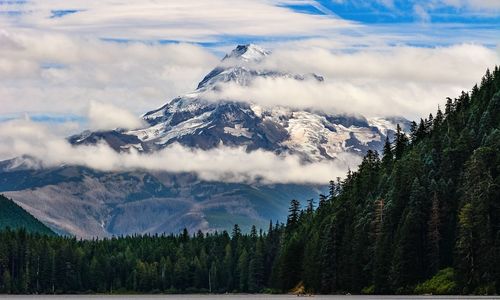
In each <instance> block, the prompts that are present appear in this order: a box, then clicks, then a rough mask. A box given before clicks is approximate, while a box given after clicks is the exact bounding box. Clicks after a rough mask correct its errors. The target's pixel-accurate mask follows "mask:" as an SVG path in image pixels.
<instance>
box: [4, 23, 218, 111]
mask: <svg viewBox="0 0 500 300" xmlns="http://www.w3.org/2000/svg"><path fill="white" fill-rule="evenodd" d="M218 61H219V59H218V58H217V57H216V56H214V55H213V54H212V53H211V52H209V51H208V50H206V49H203V48H201V47H198V46H194V45H190V44H170V45H160V44H143V43H127V44H120V43H109V42H103V41H100V40H98V39H95V38H82V37H69V36H68V35H63V34H51V33H40V34H33V33H30V34H27V33H22V32H21V31H1V30H0V99H1V101H2V105H1V107H0V114H10V113H19V112H46V113H67V114H75V115H80V116H84V115H86V111H87V108H88V106H89V103H90V101H92V100H95V101H99V102H103V103H109V104H112V105H115V106H118V107H122V108H125V109H127V110H130V111H131V112H132V113H134V114H137V115H138V114H141V113H144V112H145V110H148V109H154V108H156V107H158V106H160V105H163V104H164V103H165V102H166V101H167V100H168V99H171V98H173V97H175V96H177V95H179V94H182V93H185V92H187V91H190V90H192V89H193V88H195V86H196V83H197V82H198V81H199V80H200V79H201V78H202V77H203V76H204V74H206V73H207V72H208V71H209V70H210V69H211V68H212V67H213V66H214V65H216V64H217V62H218Z"/></svg>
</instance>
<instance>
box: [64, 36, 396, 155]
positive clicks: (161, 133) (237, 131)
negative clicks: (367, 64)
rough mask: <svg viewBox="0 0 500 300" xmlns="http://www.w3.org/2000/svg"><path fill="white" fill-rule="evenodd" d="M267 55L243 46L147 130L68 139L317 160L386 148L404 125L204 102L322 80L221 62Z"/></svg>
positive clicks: (151, 117)
mask: <svg viewBox="0 0 500 300" xmlns="http://www.w3.org/2000/svg"><path fill="white" fill-rule="evenodd" d="M270 54H271V52H270V51H268V50H265V49H263V48H261V47H259V46H256V45H252V44H249V45H239V46H237V47H236V48H235V49H234V50H232V52H231V53H230V54H227V55H226V56H225V57H224V58H223V59H222V62H221V64H220V65H219V66H217V67H216V68H214V69H213V70H212V71H211V72H210V73H209V74H207V75H206V76H205V77H204V78H203V79H202V81H201V82H200V83H199V84H198V87H197V89H196V90H195V91H193V92H191V93H188V94H186V95H184V96H180V97H177V98H175V99H173V100H171V101H170V102H168V103H167V104H165V105H164V106H162V107H160V108H158V109H156V110H153V111H150V112H148V113H146V114H144V116H143V119H144V120H145V121H146V123H147V124H148V126H147V127H144V128H139V129H135V130H130V131H120V130H115V131H109V132H94V133H91V132H85V133H83V134H81V135H77V136H74V137H72V138H71V139H70V141H71V142H72V143H73V144H77V145H78V144H94V143H96V142H98V141H101V140H104V141H106V142H107V143H108V144H109V145H110V146H111V147H113V148H114V149H115V150H118V151H122V150H127V149H130V148H135V149H136V150H138V151H141V152H151V151H155V150H158V149H162V148H164V147H167V146H168V145H171V144H173V143H179V144H181V145H184V146H187V147H192V148H201V149H211V148H215V147H218V146H219V145H220V144H224V145H226V146H234V147H240V146H243V147H246V149H247V150H248V151H252V150H256V149H263V150H267V151H273V152H275V153H277V154H285V153H291V154H296V155H299V156H301V157H302V158H303V159H304V161H320V160H325V159H327V160H329V159H338V158H339V155H341V154H343V153H353V154H356V155H360V156H362V155H363V154H364V153H366V151H367V150H368V149H373V150H381V149H382V144H383V141H384V140H385V137H386V136H387V135H392V134H393V133H394V131H395V128H396V122H400V123H403V125H404V124H405V123H406V121H405V120H403V119H395V118H365V117H363V116H349V115H342V114H340V115H335V114H327V113H323V112H317V111H312V110H306V109H296V108H294V107H282V106H279V107H261V106H259V105H256V104H254V103H247V102H243V101H239V100H238V99H234V100H231V101H229V100H227V99H220V100H217V101H214V100H213V99H206V97H205V93H206V92H207V91H214V90H215V91H217V90H220V89H224V88H225V84H227V83H232V84H237V85H241V86H247V85H251V84H252V82H253V81H254V80H256V79H259V78H263V79H266V78H272V79H276V78H286V79H291V80H296V81H303V80H315V81H318V82H321V81H323V80H324V79H323V77H321V76H319V75H316V74H290V73H283V72H280V71H277V70H266V69H255V68H252V67H250V66H242V65H239V64H228V63H224V62H225V61H227V60H230V59H238V60H243V61H247V62H248V61H260V60H264V59H266V57H267V56H268V55H270ZM250 65H251V64H250Z"/></svg>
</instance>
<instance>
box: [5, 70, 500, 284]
mask: <svg viewBox="0 0 500 300" xmlns="http://www.w3.org/2000/svg"><path fill="white" fill-rule="evenodd" d="M499 150H500V70H499V68H498V67H496V68H495V69H494V71H492V72H490V71H489V70H488V71H487V72H486V75H485V76H484V77H483V78H482V81H481V83H480V84H479V85H476V86H474V88H473V89H472V91H470V92H467V93H466V92H463V93H462V94H461V95H460V96H459V97H458V98H456V99H450V98H448V99H447V102H446V105H445V107H444V111H442V110H441V109H438V111H437V112H436V114H435V115H432V114H431V115H429V116H428V117H427V118H425V119H421V120H420V122H419V123H417V122H414V123H413V124H412V126H411V131H410V133H409V134H405V133H403V132H402V131H401V128H400V127H399V126H398V128H397V132H396V134H395V136H394V139H393V140H392V141H390V140H389V139H387V141H386V144H385V147H384V150H383V153H382V155H379V154H378V153H377V152H374V151H368V153H367V155H366V156H365V157H364V159H363V161H362V163H361V165H360V166H359V169H358V170H357V171H356V172H349V173H348V174H347V176H346V178H345V179H343V180H341V179H337V180H336V181H331V182H330V190H329V193H328V195H320V197H319V199H318V203H317V204H316V203H315V202H314V201H313V200H309V201H307V204H306V205H305V207H301V204H300V202H299V201H297V200H292V202H291V203H290V209H289V216H288V218H287V220H286V223H285V224H281V223H275V224H273V223H272V222H271V223H270V224H269V228H267V230H266V231H265V232H263V231H261V230H259V231H258V230H257V229H256V228H255V227H253V228H252V230H251V232H250V233H248V234H243V233H242V232H241V230H240V229H239V227H238V226H237V225H236V226H235V227H234V229H233V230H232V232H230V233H229V232H225V231H224V232H215V233H201V232H198V233H196V234H194V235H191V234H189V233H188V232H187V231H186V230H184V232H183V233H182V234H179V235H154V236H149V235H146V236H140V235H137V236H127V237H118V238H110V239H102V240H77V239H75V238H71V237H61V236H56V237H54V236H46V235H40V234H31V233H27V232H26V231H24V230H17V231H11V230H7V231H3V232H1V233H0V241H1V243H0V291H2V292H4V293H73V292H76V293H83V292H93V293H95V292H99V293H112V292H131V291H132V292H139V293H155V292H158V293H169V292H171V293H173V292H217V293H221V292H255V293H256V292H288V291H290V290H291V289H293V288H297V287H302V288H303V289H304V290H305V291H308V292H311V293H325V294H331V293H353V294H354V293H369V294H408V293H409V294H412V293H434V294H438V293H445V294H446V293H448V294H450V293H458V294H495V293H497V294H498V293H499V292H500V176H499V173H500V151H499Z"/></svg>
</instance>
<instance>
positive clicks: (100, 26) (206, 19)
mask: <svg viewBox="0 0 500 300" xmlns="http://www.w3.org/2000/svg"><path fill="white" fill-rule="evenodd" d="M296 2H297V1H291V0H238V1H232V0H212V1H179V0H169V1H155V0H140V1H138V0H135V1H125V0H118V1H116V0H101V1H90V0H72V1H64V0H51V1H49V2H47V1H42V0H33V1H30V2H28V3H26V4H23V5H21V6H20V7H19V9H21V10H22V11H23V12H25V13H24V14H22V15H21V16H19V17H18V18H16V22H15V23H16V24H18V26H19V24H21V26H22V27H27V28H37V29H39V30H43V31H56V32H67V33H70V32H73V33H74V32H77V33H79V34H84V35H91V36H99V37H107V38H120V39H143V40H158V39H163V40H165V39H166V40H181V41H202V40H204V41H213V40H214V39H215V38H216V37H217V36H220V35H235V36H243V35H244V36H262V35H265V36H269V35H280V36H282V35H288V36H290V35H294V36H297V35H306V36H308V35H310V34H311V32H316V33H317V34H319V33H321V32H331V31H332V30H337V29H342V28H346V27H352V26H353V23H351V22H348V21H345V20H341V19H338V18H332V17H324V16H318V15H309V14H301V13H297V12H294V11H293V10H291V9H288V8H286V7H283V6H282V4H289V3H296ZM53 10H76V11H78V12H76V13H72V14H67V15H64V16H63V17H58V18H51V16H52V15H53V12H52V11H53ZM7 23H8V22H7Z"/></svg>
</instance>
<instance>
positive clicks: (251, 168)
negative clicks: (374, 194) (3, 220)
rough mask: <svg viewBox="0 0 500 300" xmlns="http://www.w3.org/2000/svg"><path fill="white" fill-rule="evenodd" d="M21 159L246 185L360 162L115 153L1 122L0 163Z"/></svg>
mask: <svg viewBox="0 0 500 300" xmlns="http://www.w3.org/2000/svg"><path fill="white" fill-rule="evenodd" d="M21 155H29V156H32V157H34V158H36V159H38V160H41V164H42V165H43V166H45V167H53V166H59V165H62V164H71V165H79V166H86V167H89V168H93V169H95V170H101V171H128V170H137V169H141V170H148V171H165V172H192V173H195V174H197V175H198V176H199V178H200V179H203V180H208V181H224V182H245V183H254V182H262V183H309V184H324V183H325V182H328V180H330V179H332V178H335V177H342V176H344V175H345V173H346V171H347V169H348V168H349V167H351V168H354V167H356V166H357V164H358V163H359V162H360V158H359V157H358V156H354V155H349V154H344V155H343V156H342V158H341V159H338V160H335V161H329V162H319V163H309V164H303V163H302V162H301V161H300V158H299V157H297V156H292V155H285V156H277V155H275V154H274V153H272V152H267V151H261V150H257V151H253V152H246V151H245V149H243V148H229V147H219V148H216V149H212V150H208V151H202V150H194V149H188V148H184V147H182V146H180V145H178V144H175V145H172V146H170V147H168V148H166V149H164V150H162V151H158V152H155V153H153V154H139V153H137V152H130V153H117V152H115V151H114V150H112V149H111V148H110V147H109V146H107V145H105V144H98V145H95V146H78V147H74V146H72V145H70V144H69V143H68V142H67V141H66V140H65V139H62V138H60V137H57V136H55V135H54V134H52V133H51V130H48V128H46V127H44V126H42V125H40V124H35V123H33V122H30V121H19V120H18V121H10V122H6V123H0V159H6V158H12V157H18V156H21Z"/></svg>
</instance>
